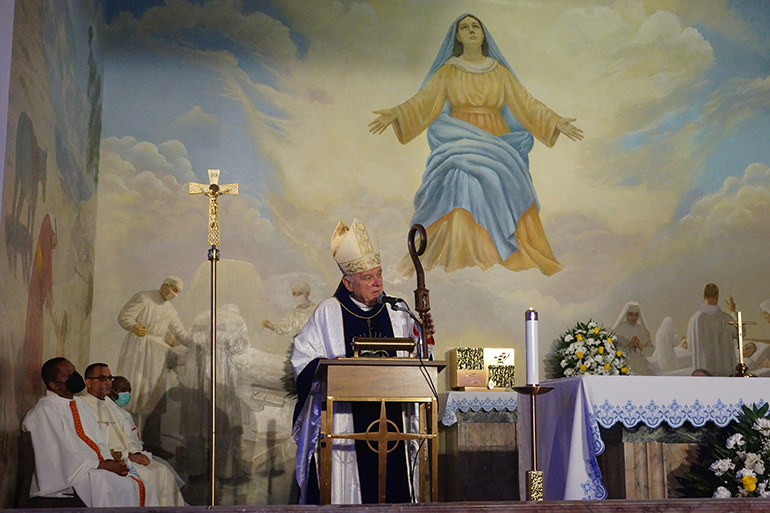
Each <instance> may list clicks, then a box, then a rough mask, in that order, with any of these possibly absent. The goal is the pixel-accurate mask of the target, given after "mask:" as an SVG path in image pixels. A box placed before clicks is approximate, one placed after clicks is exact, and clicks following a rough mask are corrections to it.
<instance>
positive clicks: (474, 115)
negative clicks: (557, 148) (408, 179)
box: [369, 14, 583, 275]
mask: <svg viewBox="0 0 770 513" xmlns="http://www.w3.org/2000/svg"><path fill="white" fill-rule="evenodd" d="M374 113H375V114H379V117H377V119H375V120H374V121H372V122H371V123H370V124H369V131H370V132H371V133H372V134H381V133H383V132H384V131H385V130H386V129H387V127H388V126H390V125H393V130H394V132H395V133H396V137H397V138H398V140H399V142H401V143H402V144H406V143H408V142H409V141H411V140H412V139H414V138H415V137H417V136H418V135H419V134H420V133H422V132H423V130H425V129H426V128H427V130H428V144H429V145H430V149H431V154H430V156H429V157H428V161H427V163H426V168H425V173H424V174H423V177H422V184H421V185H420V188H419V189H418V190H417V193H416V195H415V197H414V207H415V212H414V215H413V216H412V220H411V223H412V224H414V223H419V224H422V225H423V226H425V227H426V230H427V234H428V246H427V249H426V251H425V254H424V255H423V256H422V257H421V260H422V264H423V266H424V268H425V269H432V268H433V267H435V266H441V267H443V268H444V269H445V270H446V271H447V272H452V271H455V270H457V269H462V268H463V267H472V266H478V267H480V268H481V269H484V270H486V269H488V268H490V267H492V266H493V265H495V264H500V265H502V266H504V267H505V268H507V269H510V270H512V271H523V270H525V269H539V270H540V271H541V272H542V273H544V274H546V275H552V274H554V273H556V272H558V271H559V270H560V269H561V264H560V263H559V262H558V261H557V260H556V257H555V256H554V254H553V251H552V250H551V246H550V244H549V243H548V239H546V236H545V232H544V231H543V226H542V224H541V222H540V216H539V214H538V212H539V210H540V204H539V202H538V199H537V194H536V193H535V188H534V186H533V184H532V177H531V176H530V173H529V156H528V155H529V152H530V150H531V149H532V146H533V142H534V137H536V138H537V139H538V140H539V141H540V142H542V143H543V144H545V145H546V146H548V147H549V148H550V147H552V146H553V145H554V144H555V143H556V140H557V139H558V137H559V134H564V135H565V136H567V137H568V138H570V139H571V140H573V141H580V140H582V139H583V132H582V130H580V129H579V128H577V127H576V126H574V125H573V124H572V122H573V121H575V119H573V118H563V117H561V116H559V115H558V114H556V113H555V112H554V111H552V110H551V109H549V108H548V107H546V106H545V105H543V104H542V103H541V102H539V101H538V100H536V99H535V98H533V97H532V96H531V95H530V94H529V93H528V92H527V90H526V89H524V87H523V86H522V85H521V84H520V83H519V81H518V79H517V78H516V76H515V75H514V74H513V70H512V69H511V67H510V66H509V65H508V63H507V62H506V60H505V58H504V57H503V55H502V53H501V52H500V50H499V49H498V48H497V45H496V44H495V42H494V40H493V39H492V36H491V35H490V33H489V32H488V31H486V30H485V29H484V26H483V25H482V23H481V21H479V19H478V18H476V17H475V16H472V15H469V14H463V15H462V16H460V17H459V18H458V19H457V20H455V22H454V23H452V25H451V26H450V27H449V31H448V32H447V35H446V37H445V38H444V43H443V44H442V46H441V49H440V50H439V52H438V56H437V57H436V59H435V60H434V61H433V65H432V66H431V68H430V71H429V72H428V74H427V76H426V77H425V80H424V81H423V84H422V87H421V89H420V91H418V92H417V94H415V95H414V96H413V97H412V98H410V99H409V100H407V101H405V102H404V103H402V104H401V105H398V106H397V107H393V108H392V109H384V110H376V111H374ZM533 136H534V137H533ZM399 270H400V271H402V272H403V273H405V274H406V273H408V272H410V270H411V261H410V260H409V258H408V257H407V258H406V259H405V260H404V261H403V262H402V263H401V265H400V266H399Z"/></svg>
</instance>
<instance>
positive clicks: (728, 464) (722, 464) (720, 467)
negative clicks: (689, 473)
mask: <svg viewBox="0 0 770 513" xmlns="http://www.w3.org/2000/svg"><path fill="white" fill-rule="evenodd" d="M734 468H735V464H734V463H733V462H732V461H730V460H728V459H726V458H725V459H721V460H716V461H715V462H714V463H712V464H711V466H710V467H709V470H711V471H712V472H714V474H716V475H718V476H721V475H722V474H724V473H725V472H727V471H728V470H733V469H734Z"/></svg>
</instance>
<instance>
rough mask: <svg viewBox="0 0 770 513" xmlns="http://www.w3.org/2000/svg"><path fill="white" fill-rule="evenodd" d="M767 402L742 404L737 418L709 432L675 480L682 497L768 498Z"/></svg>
mask: <svg viewBox="0 0 770 513" xmlns="http://www.w3.org/2000/svg"><path fill="white" fill-rule="evenodd" d="M768 408H770V403H765V404H764V405H763V406H761V407H757V406H756V405H751V406H750V407H749V406H746V405H743V407H742V411H741V413H739V414H738V419H737V420H736V421H735V422H733V423H731V424H729V425H727V426H726V427H724V428H719V429H713V433H712V435H713V436H710V437H709V438H708V439H709V440H710V442H709V443H708V444H706V445H702V446H701V447H700V449H699V451H698V458H697V460H696V462H695V463H694V464H693V466H692V467H691V468H690V471H689V472H688V473H687V474H686V475H685V476H684V477H682V478H680V479H679V482H680V484H681V485H682V486H683V490H682V492H683V494H684V495H685V496H686V497H713V498H715V499H722V498H729V497H764V498H770V418H768V414H767V411H768Z"/></svg>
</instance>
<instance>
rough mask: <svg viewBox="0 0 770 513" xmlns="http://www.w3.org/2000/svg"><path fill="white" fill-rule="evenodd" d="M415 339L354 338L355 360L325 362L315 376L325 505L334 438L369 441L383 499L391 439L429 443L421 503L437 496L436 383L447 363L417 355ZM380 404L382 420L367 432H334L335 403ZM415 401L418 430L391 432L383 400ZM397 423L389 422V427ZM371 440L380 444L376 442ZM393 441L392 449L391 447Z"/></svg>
mask: <svg viewBox="0 0 770 513" xmlns="http://www.w3.org/2000/svg"><path fill="white" fill-rule="evenodd" d="M414 349H415V342H414V340H413V339H411V338H378V339H371V338H363V339H362V338H357V339H354V354H356V355H358V356H355V357H352V358H335V359H332V360H321V361H320V362H319V364H318V369H317V370H316V378H317V379H318V381H319V382H320V383H321V398H322V405H321V437H320V447H321V450H320V462H319V463H320V469H319V476H318V477H319V480H320V492H321V504H331V484H332V474H331V461H332V449H333V445H334V441H335V440H340V439H353V440H366V441H367V442H368V445H369V447H370V448H371V450H373V451H374V452H376V453H377V454H378V462H379V483H378V493H379V502H385V497H386V495H385V486H386V476H387V453H388V452H389V450H393V443H394V442H395V443H398V442H400V441H403V442H404V443H408V441H409V440H420V441H425V443H424V444H421V445H420V451H419V461H420V462H421V464H420V466H419V480H418V481H419V485H420V488H419V491H418V492H417V493H419V496H418V500H419V501H420V502H436V501H437V500H438V444H437V442H438V416H439V411H438V400H437V397H436V392H435V390H436V383H437V379H438V373H439V372H440V371H441V370H442V369H443V368H444V367H446V362H444V361H429V360H425V359H419V358H417V357H415V356H414V354H415V351H414ZM389 351H405V353H402V354H406V355H409V356H404V357H391V356H383V355H387V354H388V352H389ZM338 401H344V402H378V403H380V405H381V408H380V418H379V420H377V421H375V422H373V423H372V424H371V425H370V426H369V428H368V429H367V430H366V432H365V433H344V434H342V433H335V432H334V425H333V422H334V416H333V414H332V413H333V411H334V403H335V402H338ZM387 402H398V403H416V404H417V405H419V429H418V431H417V432H409V431H408V430H404V431H403V432H402V431H401V429H402V427H401V426H399V427H398V428H397V429H398V431H388V423H389V422H388V419H387V417H386V414H385V403H387ZM392 427H393V426H392V425H391V428H392ZM372 442H379V443H377V444H376V448H375V445H373V444H372ZM389 445H390V447H388V446H389Z"/></svg>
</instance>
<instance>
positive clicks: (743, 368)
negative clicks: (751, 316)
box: [722, 310, 757, 378]
mask: <svg viewBox="0 0 770 513" xmlns="http://www.w3.org/2000/svg"><path fill="white" fill-rule="evenodd" d="M756 323H757V322H756V321H744V320H743V318H742V317H741V312H740V310H739V311H738V320H737V321H733V322H729V321H722V324H731V325H733V326H735V328H736V329H737V330H738V355H739V357H740V362H741V363H739V364H738V365H737V366H736V367H735V370H736V371H738V372H737V373H736V374H733V376H737V377H739V378H749V377H754V375H753V374H750V373H749V367H748V366H747V365H746V364H745V363H743V327H744V326H751V325H754V324H756Z"/></svg>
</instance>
